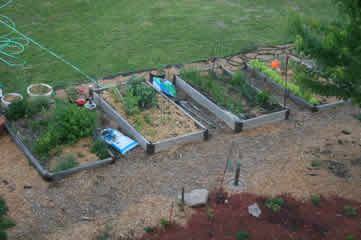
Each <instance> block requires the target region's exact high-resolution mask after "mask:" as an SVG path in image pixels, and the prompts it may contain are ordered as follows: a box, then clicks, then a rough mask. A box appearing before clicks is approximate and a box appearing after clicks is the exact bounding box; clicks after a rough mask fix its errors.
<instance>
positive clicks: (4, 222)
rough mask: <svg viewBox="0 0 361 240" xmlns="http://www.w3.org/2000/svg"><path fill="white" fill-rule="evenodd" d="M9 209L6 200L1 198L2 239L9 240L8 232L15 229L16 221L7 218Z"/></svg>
mask: <svg viewBox="0 0 361 240" xmlns="http://www.w3.org/2000/svg"><path fill="white" fill-rule="evenodd" d="M8 211H9V208H8V206H7V204H6V202H5V200H4V199H3V198H2V197H1V196H0V239H1V240H7V239H8V237H7V234H6V230H7V229H9V228H12V227H14V226H15V225H16V224H15V221H13V220H11V219H8V218H6V215H7V213H8Z"/></svg>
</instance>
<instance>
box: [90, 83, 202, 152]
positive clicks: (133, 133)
mask: <svg viewBox="0 0 361 240" xmlns="http://www.w3.org/2000/svg"><path fill="white" fill-rule="evenodd" d="M150 87H152V86H150ZM152 88H153V87H152ZM106 89H107V88H98V89H94V91H93V97H94V101H95V103H96V104H97V106H99V107H100V108H101V109H102V111H103V112H104V113H105V114H107V116H108V117H109V118H110V119H112V120H113V121H114V122H115V123H116V124H117V125H118V126H119V127H120V129H121V130H122V131H123V132H124V133H125V134H126V135H128V136H129V137H132V138H133V139H134V140H135V141H136V142H137V143H139V144H140V146H141V147H142V148H143V149H144V150H145V151H146V152H147V153H149V154H153V153H156V152H160V151H166V150H168V149H169V148H170V147H172V146H175V145H181V144H186V143H192V142H199V141H203V140H207V139H208V129H207V128H206V127H205V126H204V125H203V124H202V123H200V122H199V121H197V120H196V119H194V118H193V117H192V116H191V115H190V114H188V113H187V112H185V111H184V110H183V109H182V108H181V107H179V106H178V105H177V104H176V103H175V102H174V101H172V100H171V99H170V98H168V97H167V96H166V95H164V94H162V93H160V92H158V91H157V93H158V94H160V95H161V96H162V97H164V98H165V99H166V100H167V101H168V102H170V103H171V104H174V105H175V106H176V107H177V108H178V109H179V110H181V111H182V112H183V113H184V114H185V115H187V116H188V117H189V118H190V120H192V121H193V122H194V124H196V126H197V127H199V128H200V129H201V130H200V131H198V132H195V133H189V134H185V135H183V136H177V137H173V138H168V139H165V140H160V141H157V142H151V141H149V140H147V139H146V138H145V137H144V136H143V135H142V134H140V133H139V132H138V131H137V130H136V129H135V128H134V127H133V126H132V125H131V124H130V123H129V122H128V121H127V120H126V119H124V118H123V117H122V116H120V114H119V113H118V112H117V111H115V110H114V109H113V108H112V106H111V105H110V104H109V103H107V102H106V101H105V100H104V99H103V98H102V97H101V96H100V95H99V94H98V93H100V92H102V91H104V90H106ZM153 89H154V88H153ZM154 90H155V91H156V89H154Z"/></svg>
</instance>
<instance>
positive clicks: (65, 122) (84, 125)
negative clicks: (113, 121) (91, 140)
mask: <svg viewBox="0 0 361 240" xmlns="http://www.w3.org/2000/svg"><path fill="white" fill-rule="evenodd" d="M96 121H97V113H96V112H92V111H88V110H87V109H86V108H79V107H78V106H76V105H74V104H70V103H61V102H59V103H57V104H56V106H55V108H54V110H53V112H52V113H51V115H50V116H49V118H48V122H47V125H48V131H46V132H44V133H43V134H42V135H41V136H40V137H39V139H38V140H37V141H36V142H35V144H34V145H33V151H34V152H35V153H37V154H39V155H44V154H45V155H46V154H47V153H48V152H49V151H50V150H51V149H52V148H54V147H55V146H57V145H59V144H74V143H76V142H77V141H78V140H79V139H80V138H82V137H87V136H90V134H91V133H92V132H93V131H94V130H95V128H96Z"/></svg>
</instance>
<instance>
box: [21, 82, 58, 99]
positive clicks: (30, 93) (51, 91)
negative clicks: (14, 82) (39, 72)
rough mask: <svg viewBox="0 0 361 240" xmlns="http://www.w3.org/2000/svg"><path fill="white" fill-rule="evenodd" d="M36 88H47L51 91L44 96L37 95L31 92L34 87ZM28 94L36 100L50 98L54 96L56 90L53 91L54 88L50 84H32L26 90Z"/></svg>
mask: <svg viewBox="0 0 361 240" xmlns="http://www.w3.org/2000/svg"><path fill="white" fill-rule="evenodd" d="M36 86H43V87H46V88H48V89H49V91H48V92H47V93H44V94H36V93H33V92H31V89H32V88H33V87H36ZM26 92H27V94H28V95H29V96H30V97H31V98H34V97H50V96H51V95H52V94H53V92H54V90H53V88H52V87H51V86H50V85H48V84H45V83H36V84H31V85H30V86H29V87H28V88H27V89H26Z"/></svg>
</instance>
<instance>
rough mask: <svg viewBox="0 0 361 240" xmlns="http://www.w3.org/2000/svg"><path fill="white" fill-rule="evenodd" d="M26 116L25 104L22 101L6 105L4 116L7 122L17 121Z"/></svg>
mask: <svg viewBox="0 0 361 240" xmlns="http://www.w3.org/2000/svg"><path fill="white" fill-rule="evenodd" d="M25 114H26V102H25V101H24V100H17V101H14V102H12V103H11V104H9V105H8V108H7V109H6V111H5V116H6V118H7V119H8V120H14V121H16V120H18V119H20V118H22V117H24V115H25Z"/></svg>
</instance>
